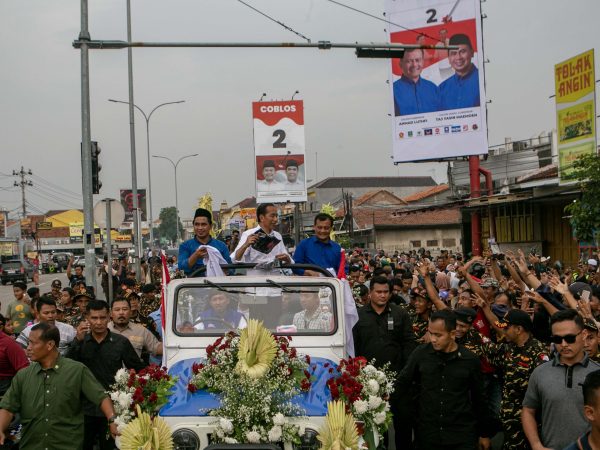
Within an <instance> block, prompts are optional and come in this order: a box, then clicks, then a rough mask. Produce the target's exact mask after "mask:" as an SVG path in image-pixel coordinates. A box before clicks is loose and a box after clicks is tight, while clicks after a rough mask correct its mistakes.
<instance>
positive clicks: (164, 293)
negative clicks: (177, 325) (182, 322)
mask: <svg viewBox="0 0 600 450" xmlns="http://www.w3.org/2000/svg"><path fill="white" fill-rule="evenodd" d="M160 260H161V262H162V283H161V286H162V288H161V290H160V321H161V325H162V329H163V336H164V332H165V313H166V308H165V303H166V301H167V299H166V296H167V284H169V281H171V276H170V275H169V269H167V258H166V257H165V254H164V252H160ZM163 341H164V337H163Z"/></svg>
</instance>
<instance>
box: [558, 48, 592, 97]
mask: <svg viewBox="0 0 600 450" xmlns="http://www.w3.org/2000/svg"><path fill="white" fill-rule="evenodd" d="M554 83H555V94H556V103H572V102H574V101H576V100H578V99H580V98H581V97H584V96H586V95H588V94H591V93H593V92H594V91H595V86H596V80H595V78H594V50H588V51H587V52H585V53H581V54H579V55H577V56H574V57H573V58H571V59H567V60H566V61H563V62H561V63H558V64H557V65H555V66H554Z"/></svg>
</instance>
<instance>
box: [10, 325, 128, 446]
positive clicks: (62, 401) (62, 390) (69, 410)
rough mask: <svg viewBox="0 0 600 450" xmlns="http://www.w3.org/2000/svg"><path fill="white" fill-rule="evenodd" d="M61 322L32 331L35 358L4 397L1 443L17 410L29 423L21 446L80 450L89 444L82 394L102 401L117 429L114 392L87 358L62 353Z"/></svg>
mask: <svg viewBox="0 0 600 450" xmlns="http://www.w3.org/2000/svg"><path fill="white" fill-rule="evenodd" d="M59 342H60V333H59V331H58V328H56V327H55V326H53V325H50V324H48V323H45V322H40V323H38V324H37V325H35V326H34V327H33V328H32V330H31V333H30V335H29V345H28V346H27V355H28V356H29V358H30V359H31V361H32V364H31V365H30V366H29V367H27V368H25V369H22V370H20V371H19V372H17V374H16V375H15V377H14V378H13V380H12V383H11V386H10V388H9V389H8V391H7V392H6V394H5V395H4V397H3V399H2V401H0V445H3V444H4V442H5V439H6V434H5V433H6V429H7V428H8V425H9V424H10V422H11V421H12V419H13V417H14V415H15V414H17V413H18V414H20V416H21V423H22V425H23V431H22V438H21V442H20V444H19V448H20V449H21V450H41V449H47V450H64V449H73V450H79V449H81V448H82V446H83V409H82V401H81V400H82V399H81V397H82V396H83V397H85V398H87V399H88V400H89V401H90V402H92V403H93V404H95V405H98V406H99V407H100V409H101V410H102V413H103V414H104V415H105V416H106V417H107V419H108V422H109V423H110V431H111V433H112V435H113V436H115V435H116V433H117V426H116V424H115V423H114V419H115V418H116V416H115V412H114V410H113V404H112V401H111V400H110V397H108V395H107V394H106V393H105V392H104V388H103V387H102V385H100V383H98V381H96V379H95V378H94V375H93V374H92V372H91V371H90V370H89V369H88V368H87V367H86V366H85V365H83V364H81V363H79V362H76V361H73V360H71V359H68V358H64V357H62V356H60V354H59V353H58V344H59Z"/></svg>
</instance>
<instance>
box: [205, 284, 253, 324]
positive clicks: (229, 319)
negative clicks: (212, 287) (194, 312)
mask: <svg viewBox="0 0 600 450" xmlns="http://www.w3.org/2000/svg"><path fill="white" fill-rule="evenodd" d="M247 325H248V322H247V320H246V317H244V315H243V314H242V313H241V312H239V311H237V310H236V309H235V308H234V307H233V306H232V305H231V300H230V298H229V296H228V295H227V294H226V293H225V292H221V291H214V292H212V293H211V294H210V297H209V300H208V308H207V309H206V310H205V311H203V312H202V313H201V314H200V317H199V318H198V319H197V320H196V323H195V325H194V328H195V329H196V330H208V329H217V330H235V329H237V328H240V329H241V328H246V326H247Z"/></svg>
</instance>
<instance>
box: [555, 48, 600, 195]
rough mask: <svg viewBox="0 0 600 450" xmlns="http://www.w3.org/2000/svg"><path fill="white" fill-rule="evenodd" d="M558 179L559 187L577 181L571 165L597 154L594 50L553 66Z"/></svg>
mask: <svg viewBox="0 0 600 450" xmlns="http://www.w3.org/2000/svg"><path fill="white" fill-rule="evenodd" d="M554 87H555V95H556V130H557V137H558V177H559V181H560V183H561V184H566V183H572V182H574V181H576V179H575V178H574V176H573V163H574V162H575V161H576V160H577V159H578V158H579V157H580V156H583V155H586V154H594V153H596V151H597V150H596V76H595V70H594V50H593V49H592V50H588V51H587V52H584V53H581V54H579V55H576V56H574V57H572V58H569V59H567V60H566V61H563V62H561V63H558V64H556V65H555V66H554Z"/></svg>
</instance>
